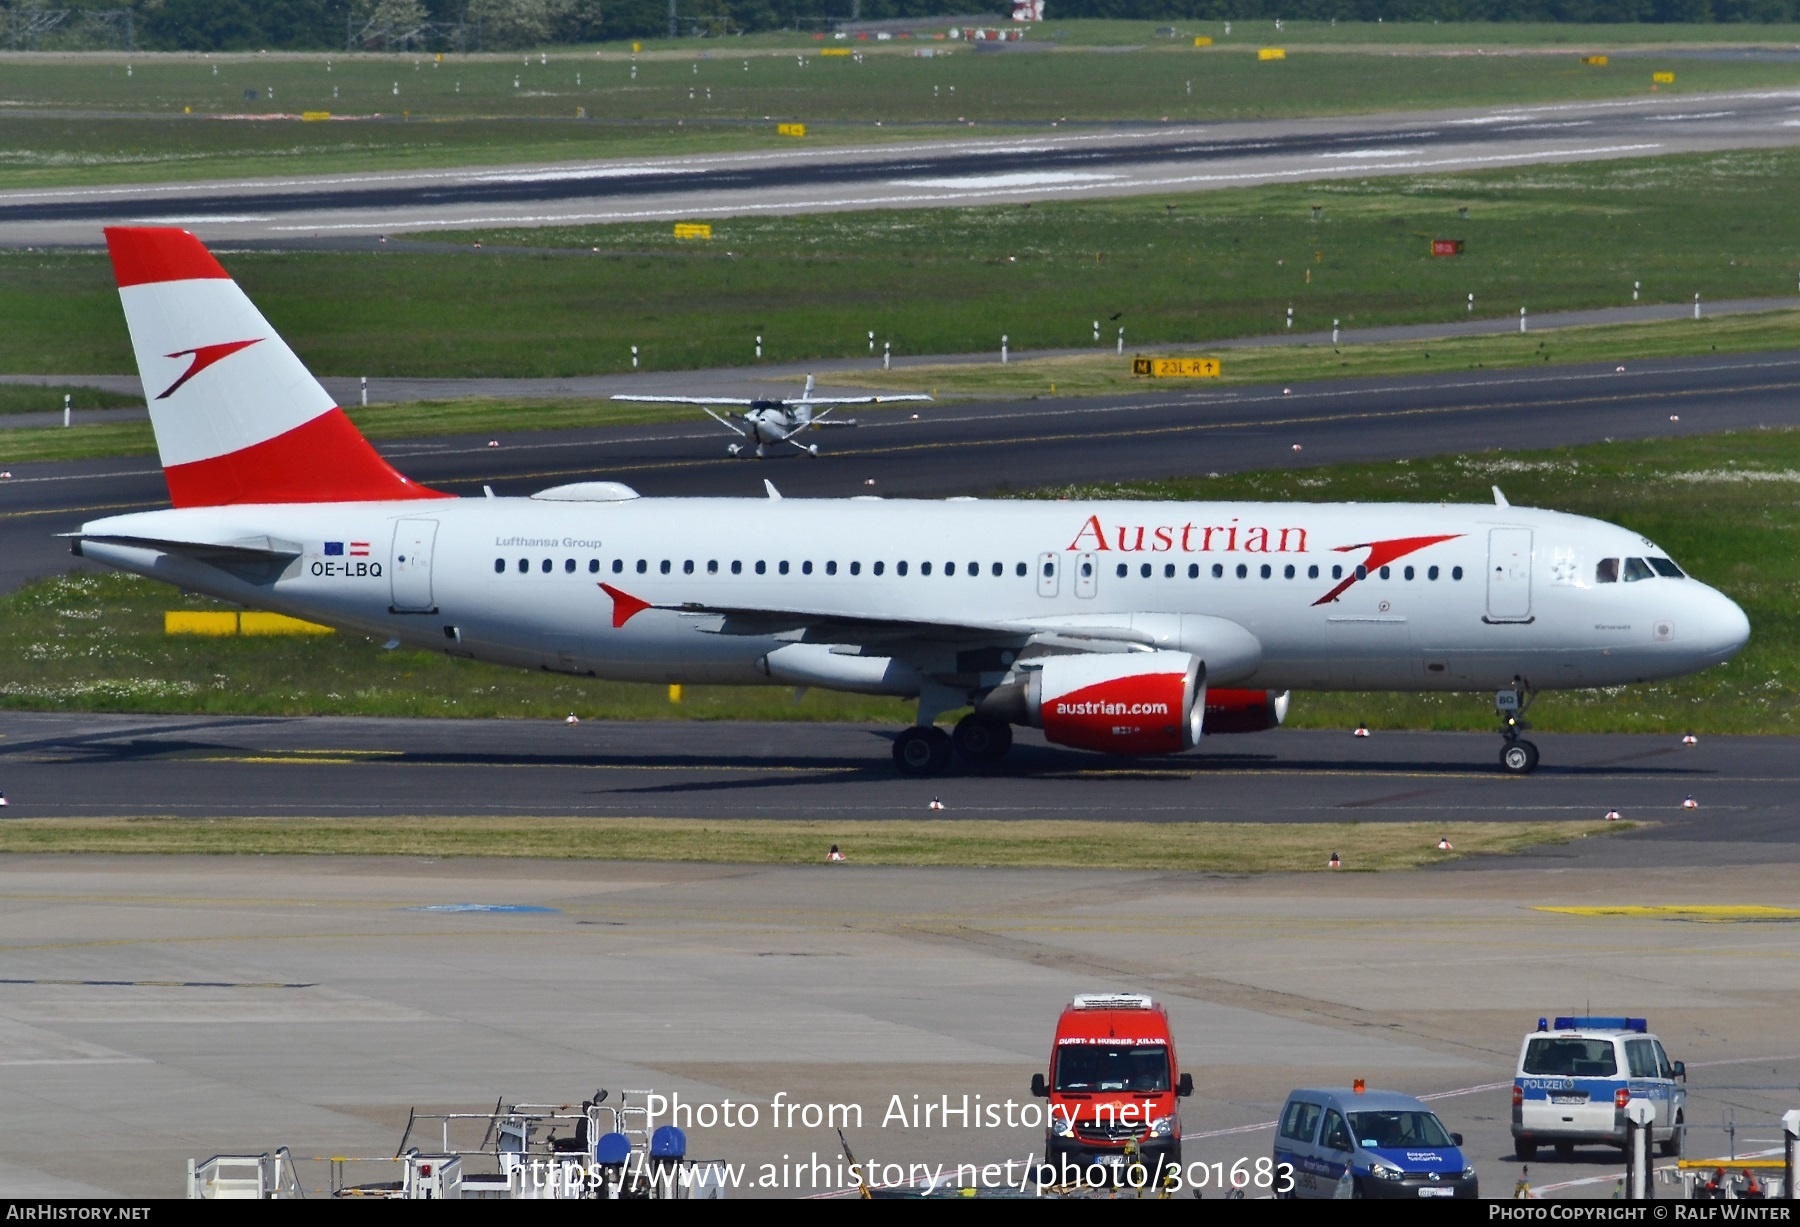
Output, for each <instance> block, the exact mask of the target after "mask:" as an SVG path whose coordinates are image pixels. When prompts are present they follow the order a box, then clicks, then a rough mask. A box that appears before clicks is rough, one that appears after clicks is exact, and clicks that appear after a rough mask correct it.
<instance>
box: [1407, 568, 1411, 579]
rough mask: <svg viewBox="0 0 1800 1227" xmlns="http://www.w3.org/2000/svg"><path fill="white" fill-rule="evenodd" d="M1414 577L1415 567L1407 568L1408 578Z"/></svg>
mask: <svg viewBox="0 0 1800 1227" xmlns="http://www.w3.org/2000/svg"><path fill="white" fill-rule="evenodd" d="M1412 577H1413V569H1412V568H1411V567H1408V568H1406V578H1407V579H1411V578H1412Z"/></svg>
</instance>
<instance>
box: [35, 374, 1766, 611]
mask: <svg viewBox="0 0 1800 1227" xmlns="http://www.w3.org/2000/svg"><path fill="white" fill-rule="evenodd" d="M862 421H863V423H864V424H863V425H862V426H860V427H858V428H857V429H855V430H845V431H838V432H835V433H832V434H829V435H825V434H822V435H821V436H820V437H821V438H822V440H823V442H822V444H821V446H822V448H823V449H824V451H823V454H822V455H820V456H817V457H812V456H805V455H802V454H800V453H797V452H796V453H793V454H791V455H789V456H786V457H781V458H773V459H771V460H769V461H763V462H757V461H752V460H747V459H733V458H731V457H729V456H727V455H726V454H725V444H726V442H728V441H729V440H730V438H731V436H729V435H727V434H726V433H725V432H724V431H723V430H722V429H721V428H720V427H718V426H717V425H715V424H713V423H711V422H708V421H706V420H705V419H703V418H702V419H700V420H697V421H696V420H694V419H693V418H692V417H687V416H682V417H679V418H673V419H672V420H671V421H670V422H669V423H668V424H667V425H659V426H626V427H612V428H606V429H589V430H562V431H520V432H508V433H501V434H498V435H483V436H474V437H470V436H462V437H454V438H440V439H403V440H394V441H390V442H387V443H384V444H382V445H381V448H380V450H381V452H382V453H383V454H384V455H385V456H387V458H388V459H389V460H390V461H392V462H393V463H394V464H395V465H396V466H397V467H398V468H399V469H400V470H401V471H403V472H405V473H406V474H408V475H409V476H411V477H413V478H415V479H417V480H419V481H422V482H424V483H426V484H427V485H431V486H436V487H439V488H441V489H444V490H448V491H451V492H453V493H457V494H464V495H479V494H480V493H481V490H482V487H483V486H484V485H491V486H492V487H493V488H494V490H495V492H496V493H499V494H529V493H531V492H533V491H536V490H541V489H544V488H546V487H548V486H554V485H561V484H564V483H568V482H576V481H584V480H598V479H610V480H616V481H623V482H627V483H629V484H630V485H632V486H633V487H635V488H636V489H637V490H639V491H640V492H641V493H643V494H646V495H664V496H681V495H706V496H725V495H740V496H760V495H762V494H763V493H764V490H763V481H764V480H765V479H768V480H772V481H774V482H775V483H776V484H777V486H778V487H779V488H780V490H781V492H782V493H783V494H784V495H787V496H790V497H793V496H802V497H816V498H844V497H849V496H851V495H863V494H878V495H882V496H884V497H889V498H904V497H919V498H942V497H950V496H956V495H993V494H1002V493H1006V492H1009V491H1014V490H1038V489H1054V488H1057V487H1070V488H1073V489H1077V490H1089V489H1092V488H1094V487H1095V486H1097V485H1101V484H1103V483H1108V482H1129V481H1136V480H1156V479H1159V478H1165V477H1172V476H1192V475H1197V474H1202V473H1209V472H1216V473H1228V472H1236V471H1242V470H1246V469H1291V468H1303V467H1311V466H1317V465H1322V464H1335V463H1342V462H1361V461H1379V460H1388V459H1394V458H1404V457H1422V456H1433V455H1443V454H1446V453H1457V452H1471V453H1475V452H1482V451H1486V450H1490V449H1503V450H1505V449H1523V448H1543V447H1556V446H1563V445H1570V444H1578V443H1597V442H1600V441H1602V440H1605V439H1644V438H1659V437H1672V436H1678V435H1691V434H1706V433H1712V432H1717V431H1726V430H1753V429H1755V428H1758V427H1765V426H1770V427H1780V426H1792V425H1795V424H1797V423H1800V353H1795V352H1786V353H1768V354H1750V355H1732V356H1724V355H1721V356H1717V357H1706V358H1682V359H1666V360H1660V361H1653V362H1633V363H1630V364H1629V366H1628V369H1626V370H1624V371H1619V370H1617V369H1615V367H1614V366H1612V365H1605V364H1601V365H1588V366H1564V367H1555V368H1546V369H1543V370H1538V371H1533V370H1508V371H1492V372H1489V371H1467V372H1460V373H1458V374H1454V375H1435V376H1424V377H1418V378H1401V377H1395V378H1380V379H1360V380H1345V381H1342V382H1332V383H1316V384H1294V385H1292V386H1291V387H1288V388H1283V387H1280V386H1261V387H1241V388H1225V389H1218V390H1214V391H1208V390H1205V389H1164V388H1155V389H1150V390H1147V391H1144V392H1133V393H1131V394H1128V395H1119V396H1108V397H1084V398H1067V399H1056V400H1016V401H1006V402H998V403H992V404H973V405H971V404H936V405H925V406H921V407H919V409H918V411H917V416H916V417H915V416H914V413H913V411H912V409H910V408H907V409H896V410H884V411H881V412H876V413H865V414H864V415H863V418H862ZM490 443H497V444H498V446H490ZM1295 445H1299V447H1300V450H1295ZM0 459H3V458H0ZM10 471H11V473H12V477H11V479H10V480H6V481H0V591H9V590H11V589H12V588H16V587H17V586H18V585H19V584H21V583H24V582H26V581H27V580H30V579H33V578H36V577H38V576H41V575H46V574H54V573H57V572H60V571H63V570H66V569H67V568H69V567H70V566H72V565H75V564H76V563H77V562H78V560H76V559H73V558H71V557H70V555H69V553H68V549H67V546H66V544H65V543H64V542H62V541H61V540H59V539H58V538H57V536H56V534H57V533H62V532H71V531H73V530H75V529H77V528H79V527H80V526H81V524H82V523H83V522H84V521H86V520H90V519H96V518H98V517H100V516H103V515H107V514H113V513H118V512H124V511H133V510H147V509H149V508H152V507H159V506H164V505H166V503H167V498H168V492H167V487H166V485H165V484H164V481H163V475H162V470H161V469H160V468H158V467H157V466H156V464H155V462H154V460H153V459H152V458H150V457H146V456H127V457H116V458H112V459H106V460H93V461H79V462H64V463H32V464H19V465H14V466H11V468H10ZM1501 478H1502V479H1503V475H1501ZM1491 480H1494V479H1493V478H1491V477H1489V476H1484V475H1482V474H1480V473H1476V474H1475V475H1474V478H1473V479H1472V481H1471V487H1470V491H1469V496H1470V497H1471V498H1473V499H1476V500H1479V501H1486V499H1487V498H1488V497H1489V496H1488V493H1487V487H1488V485H1489V484H1490V481H1491Z"/></svg>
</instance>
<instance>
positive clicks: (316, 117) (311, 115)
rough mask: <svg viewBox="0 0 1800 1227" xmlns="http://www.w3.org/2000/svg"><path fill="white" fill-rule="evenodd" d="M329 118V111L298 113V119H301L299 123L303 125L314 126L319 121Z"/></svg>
mask: <svg viewBox="0 0 1800 1227" xmlns="http://www.w3.org/2000/svg"><path fill="white" fill-rule="evenodd" d="M330 118H331V112H330V111H302V112H300V119H301V122H303V123H309V124H316V123H318V122H319V121H320V120H325V119H330Z"/></svg>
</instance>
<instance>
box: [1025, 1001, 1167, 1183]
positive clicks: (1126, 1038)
mask: <svg viewBox="0 0 1800 1227" xmlns="http://www.w3.org/2000/svg"><path fill="white" fill-rule="evenodd" d="M1031 1093H1032V1094H1033V1095H1036V1096H1038V1097H1040V1098H1044V1099H1048V1100H1049V1101H1050V1102H1049V1105H1048V1106H1049V1125H1048V1127H1047V1128H1046V1129H1045V1131H1044V1158H1045V1160H1046V1161H1047V1162H1049V1163H1052V1164H1056V1165H1058V1166H1061V1164H1062V1161H1063V1160H1065V1159H1066V1160H1068V1161H1069V1162H1070V1163H1074V1164H1078V1165H1087V1164H1092V1163H1111V1162H1113V1161H1115V1160H1116V1159H1118V1158H1119V1157H1121V1156H1123V1155H1124V1154H1125V1151H1126V1147H1127V1145H1128V1143H1130V1142H1131V1140H1132V1139H1134V1138H1135V1139H1136V1140H1137V1143H1138V1147H1139V1150H1140V1152H1141V1153H1142V1155H1143V1158H1144V1161H1145V1163H1146V1165H1147V1166H1149V1167H1150V1168H1151V1170H1153V1171H1154V1170H1155V1169H1156V1168H1158V1167H1160V1166H1164V1165H1179V1164H1180V1163H1181V1107H1180V1101H1181V1099H1182V1098H1183V1097H1185V1096H1187V1095H1191V1094H1193V1093H1194V1078H1193V1075H1192V1074H1184V1073H1182V1072H1181V1066H1180V1063H1179V1062H1178V1061H1177V1060H1176V1057H1175V1037H1174V1036H1173V1035H1171V1034H1170V1033H1169V1014H1168V1011H1166V1010H1165V1009H1163V1007H1162V1006H1161V1004H1159V1003H1158V1002H1155V1001H1152V1000H1151V999H1150V998H1149V997H1147V996H1144V995H1143V994H1140V993H1083V994H1081V995H1079V996H1077V997H1076V998H1075V999H1074V1000H1073V1001H1071V1002H1070V1003H1069V1005H1068V1007H1067V1008H1066V1009H1064V1010H1063V1012H1062V1017H1061V1018H1059V1019H1057V1022H1056V1039H1055V1042H1054V1043H1053V1044H1052V1045H1051V1049H1050V1076H1049V1079H1048V1080H1046V1079H1045V1077H1044V1075H1043V1074H1033V1075H1032V1076H1031Z"/></svg>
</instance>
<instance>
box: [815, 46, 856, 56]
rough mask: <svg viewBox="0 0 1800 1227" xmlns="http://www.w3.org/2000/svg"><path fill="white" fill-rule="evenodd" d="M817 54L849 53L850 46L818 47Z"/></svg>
mask: <svg viewBox="0 0 1800 1227" xmlns="http://www.w3.org/2000/svg"><path fill="white" fill-rule="evenodd" d="M819 54H820V55H849V54H850V48H848V47H820V48H819Z"/></svg>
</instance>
